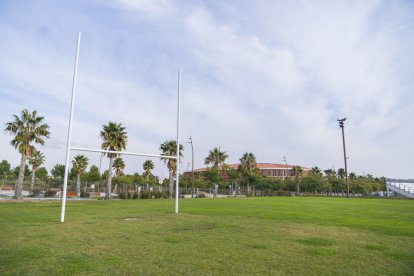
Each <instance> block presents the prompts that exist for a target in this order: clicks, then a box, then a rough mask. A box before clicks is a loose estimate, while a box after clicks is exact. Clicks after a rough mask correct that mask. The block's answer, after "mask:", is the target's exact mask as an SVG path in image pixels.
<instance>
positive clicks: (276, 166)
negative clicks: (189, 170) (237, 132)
mask: <svg viewBox="0 0 414 276" xmlns="http://www.w3.org/2000/svg"><path fill="white" fill-rule="evenodd" d="M239 165H240V164H227V166H228V167H229V168H230V169H234V170H235V169H237V168H238V167H239ZM294 166H295V165H285V164H273V163H257V167H258V168H259V169H262V170H266V169H269V170H271V169H286V168H288V169H292V168H293V167H294ZM301 168H302V169H303V170H309V168H306V167H302V166H301ZM205 170H207V168H199V169H195V170H194V171H196V172H202V171H205Z"/></svg>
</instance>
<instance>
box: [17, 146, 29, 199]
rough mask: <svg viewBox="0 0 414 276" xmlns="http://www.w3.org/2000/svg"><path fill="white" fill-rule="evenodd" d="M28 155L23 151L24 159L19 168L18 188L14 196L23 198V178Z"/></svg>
mask: <svg viewBox="0 0 414 276" xmlns="http://www.w3.org/2000/svg"><path fill="white" fill-rule="evenodd" d="M26 159H27V157H26V155H24V154H23V153H22V159H21V160H20V169H19V177H18V178H17V183H16V189H15V190H14V198H15V199H21V198H22V190H23V180H24V170H25V165H26Z"/></svg>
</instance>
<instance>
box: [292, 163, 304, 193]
mask: <svg viewBox="0 0 414 276" xmlns="http://www.w3.org/2000/svg"><path fill="white" fill-rule="evenodd" d="M292 172H293V174H294V175H295V182H296V194H297V195H300V176H301V174H302V172H303V170H302V167H301V166H293V168H292Z"/></svg>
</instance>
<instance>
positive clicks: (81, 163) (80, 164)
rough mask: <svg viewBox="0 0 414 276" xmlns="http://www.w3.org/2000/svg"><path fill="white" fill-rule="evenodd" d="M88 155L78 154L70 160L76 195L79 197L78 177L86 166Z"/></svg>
mask: <svg viewBox="0 0 414 276" xmlns="http://www.w3.org/2000/svg"><path fill="white" fill-rule="evenodd" d="M88 161H89V159H88V157H86V156H85V155H82V154H78V155H76V156H75V158H74V159H73V160H72V165H73V169H74V170H75V172H76V195H77V197H78V198H80V177H81V174H83V173H84V172H85V170H86V168H87V167H88Z"/></svg>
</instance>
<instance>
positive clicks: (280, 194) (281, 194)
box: [276, 190, 289, 196]
mask: <svg viewBox="0 0 414 276" xmlns="http://www.w3.org/2000/svg"><path fill="white" fill-rule="evenodd" d="M276 195H278V196H289V192H288V191H285V190H278V191H277V193H276Z"/></svg>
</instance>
